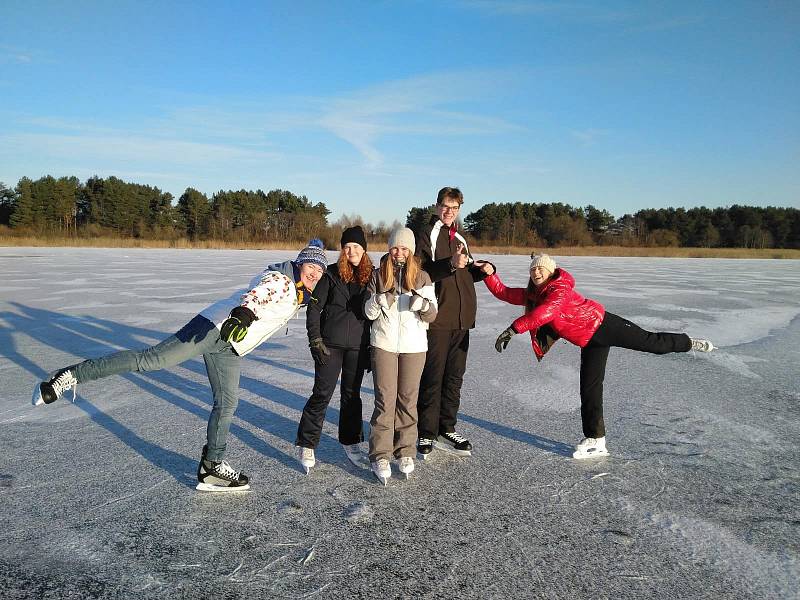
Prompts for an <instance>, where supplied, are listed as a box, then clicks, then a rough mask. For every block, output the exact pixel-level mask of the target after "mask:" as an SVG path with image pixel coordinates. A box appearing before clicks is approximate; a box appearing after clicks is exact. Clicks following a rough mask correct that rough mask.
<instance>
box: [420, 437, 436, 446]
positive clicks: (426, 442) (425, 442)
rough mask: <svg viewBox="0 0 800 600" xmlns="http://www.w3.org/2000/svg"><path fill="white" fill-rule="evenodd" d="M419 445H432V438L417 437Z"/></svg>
mask: <svg viewBox="0 0 800 600" xmlns="http://www.w3.org/2000/svg"><path fill="white" fill-rule="evenodd" d="M419 445H420V446H433V440H429V439H428V438H419Z"/></svg>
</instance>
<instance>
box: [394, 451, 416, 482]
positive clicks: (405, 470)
mask: <svg viewBox="0 0 800 600" xmlns="http://www.w3.org/2000/svg"><path fill="white" fill-rule="evenodd" d="M397 468H398V469H400V472H401V473H402V474H403V475H405V476H406V479H408V478H409V477H410V476H411V473H413V472H414V459H413V458H412V457H410V456H403V457H402V458H401V459H400V460H399V461H397Z"/></svg>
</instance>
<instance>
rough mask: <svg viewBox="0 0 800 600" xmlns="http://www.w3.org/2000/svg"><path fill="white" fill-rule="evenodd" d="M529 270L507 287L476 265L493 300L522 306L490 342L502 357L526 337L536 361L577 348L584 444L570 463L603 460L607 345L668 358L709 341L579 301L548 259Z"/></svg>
mask: <svg viewBox="0 0 800 600" xmlns="http://www.w3.org/2000/svg"><path fill="white" fill-rule="evenodd" d="M531 258H532V261H531V266H530V275H531V278H530V281H529V282H528V287H527V288H508V287H506V286H505V285H503V282H502V281H500V278H499V277H498V276H497V273H495V269H494V265H492V264H491V263H488V262H479V263H476V264H478V266H480V267H481V268H482V269H483V271H484V272H485V273H486V274H487V275H489V277H487V278H486V279H484V283H486V287H488V288H489V291H491V292H492V294H494V295H495V297H497V298H499V299H500V300H503V301H505V302H508V303H509V304H519V305H521V306H524V307H525V313H524V314H523V315H522V316H521V317H519V318H518V319H516V320H515V321H514V322H513V323H512V324H511V326H510V327H508V328H507V329H506V330H505V331H503V333H501V334H500V336H499V337H498V338H497V342H495V349H496V350H497V351H498V352H502V351H503V350H504V349H505V348H506V346H508V342H509V341H510V340H511V338H512V337H513V336H514V335H515V334H518V333H524V332H526V331H528V332H530V334H531V340H532V343H533V351H534V353H535V354H536V358H537V360H542V357H543V356H544V354H545V352H547V350H548V349H549V348H550V346H551V345H552V344H553V343H554V342H555V341H556V340H558V339H559V338H564V339H565V340H567V341H569V342H572V343H573V344H575V345H576V346H580V348H581V420H582V421H583V435H584V436H585V437H584V439H583V440H581V442H580V443H579V444H578V445H577V446H576V448H575V452H574V453H573V454H572V456H573V458H591V457H595V456H605V455H607V454H608V450H606V437H605V436H606V432H605V423H604V422H603V379H604V377H605V372H606V360H607V359H608V351H609V349H610V348H611V346H617V347H620V348H628V349H629V350H638V351H640V352H650V353H652V354H667V353H669V352H689V351H690V350H697V351H699V352H711V350H713V349H714V345H713V344H712V343H711V342H709V341H708V340H700V339H692V338H690V337H689V336H688V335H686V334H685V333H664V332H659V333H652V332H650V331H645V330H644V329H642V328H641V327H639V326H638V325H636V324H634V323H632V322H630V321H628V320H627V319H623V318H622V317H619V316H617V315H615V314H613V313H610V312H607V311H606V310H605V308H603V305H602V304H600V303H599V302H595V301H594V300H591V299H589V298H584V297H583V296H581V295H580V294H579V293H578V292H576V291H575V279H574V278H573V277H572V275H570V274H569V273H568V272H567V271H565V270H564V269H559V268H557V267H556V262H555V261H554V260H553V259H552V258H551V257H550V256H548V255H547V254H535V255H533V256H532V257H531Z"/></svg>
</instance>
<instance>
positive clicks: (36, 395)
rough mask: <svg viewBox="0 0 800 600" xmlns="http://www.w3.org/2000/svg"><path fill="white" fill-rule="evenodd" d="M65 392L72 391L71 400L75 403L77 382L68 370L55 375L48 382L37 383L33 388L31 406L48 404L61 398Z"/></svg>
mask: <svg viewBox="0 0 800 600" xmlns="http://www.w3.org/2000/svg"><path fill="white" fill-rule="evenodd" d="M67 390H72V398H71V400H72V402H75V399H76V398H77V397H78V380H77V379H75V376H74V375H73V374H72V371H70V370H69V369H67V370H65V371H60V372H58V373H56V374H55V375H54V376H53V377H52V378H51V379H50V380H49V381H42V382H41V383H37V384H36V387H34V388H33V397H32V398H31V404H33V405H34V406H40V405H42V404H50V403H51V402H55V401H56V400H58V399H59V398H61V396H63V395H64V393H65V392H66V391H67Z"/></svg>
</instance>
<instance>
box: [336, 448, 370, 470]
mask: <svg viewBox="0 0 800 600" xmlns="http://www.w3.org/2000/svg"><path fill="white" fill-rule="evenodd" d="M342 448H344V453H345V454H346V455H347V460H349V461H350V462H351V463H353V464H354V465H355V466H357V467H358V468H359V469H369V456H367V453H366V452H365V451H364V447H363V445H362V444H342Z"/></svg>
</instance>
